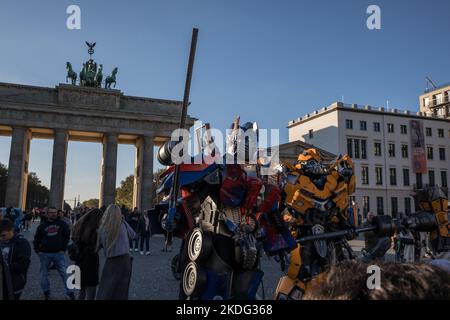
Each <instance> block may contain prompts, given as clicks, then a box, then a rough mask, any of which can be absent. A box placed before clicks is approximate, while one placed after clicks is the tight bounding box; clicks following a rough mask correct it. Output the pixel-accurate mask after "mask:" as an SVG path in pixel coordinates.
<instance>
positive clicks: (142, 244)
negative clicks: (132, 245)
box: [139, 236, 150, 251]
mask: <svg viewBox="0 0 450 320" xmlns="http://www.w3.org/2000/svg"><path fill="white" fill-rule="evenodd" d="M139 238H140V240H141V251H144V241H145V251H149V246H150V237H148V236H140V237H139Z"/></svg>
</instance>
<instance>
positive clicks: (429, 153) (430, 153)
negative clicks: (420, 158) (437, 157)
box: [427, 147, 433, 160]
mask: <svg viewBox="0 0 450 320" xmlns="http://www.w3.org/2000/svg"><path fill="white" fill-rule="evenodd" d="M427 159H428V160H433V147H427Z"/></svg>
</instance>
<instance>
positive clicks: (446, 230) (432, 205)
mask: <svg viewBox="0 0 450 320" xmlns="http://www.w3.org/2000/svg"><path fill="white" fill-rule="evenodd" d="M415 198H416V202H417V203H418V206H419V210H420V211H421V212H419V213H416V214H413V215H411V216H410V217H406V218H405V223H406V224H408V225H409V226H410V227H411V228H416V229H417V231H428V232H429V239H430V244H431V249H432V251H433V255H434V256H436V255H439V254H442V253H446V252H450V217H449V212H448V197H447V192H445V191H444V189H443V188H441V187H439V186H429V187H426V188H423V189H418V190H416V194H415ZM426 221H428V223H427V226H428V227H426V226H425V225H423V223H425V222H426Z"/></svg>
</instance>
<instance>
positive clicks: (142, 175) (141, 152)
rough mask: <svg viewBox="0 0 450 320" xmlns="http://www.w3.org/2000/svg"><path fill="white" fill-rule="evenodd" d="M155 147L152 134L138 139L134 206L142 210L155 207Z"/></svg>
mask: <svg viewBox="0 0 450 320" xmlns="http://www.w3.org/2000/svg"><path fill="white" fill-rule="evenodd" d="M153 147H154V137H153V136H152V135H147V136H144V137H141V138H139V139H138V140H137V141H136V162H135V170H134V190H133V191H134V192H133V206H135V207H138V209H139V210H140V211H144V210H148V209H151V208H152V207H153V193H154V188H153Z"/></svg>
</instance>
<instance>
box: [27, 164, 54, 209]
mask: <svg viewBox="0 0 450 320" xmlns="http://www.w3.org/2000/svg"><path fill="white" fill-rule="evenodd" d="M49 196H50V190H49V189H48V188H47V187H46V186H44V185H43V184H42V182H41V180H40V179H39V178H38V176H37V175H36V173H35V172H30V173H28V188H27V200H26V206H25V207H26V208H28V209H31V208H34V207H38V208H42V207H45V206H47V204H48V198H49Z"/></svg>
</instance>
